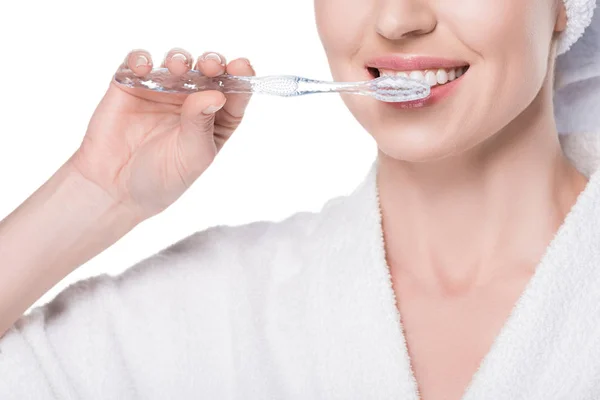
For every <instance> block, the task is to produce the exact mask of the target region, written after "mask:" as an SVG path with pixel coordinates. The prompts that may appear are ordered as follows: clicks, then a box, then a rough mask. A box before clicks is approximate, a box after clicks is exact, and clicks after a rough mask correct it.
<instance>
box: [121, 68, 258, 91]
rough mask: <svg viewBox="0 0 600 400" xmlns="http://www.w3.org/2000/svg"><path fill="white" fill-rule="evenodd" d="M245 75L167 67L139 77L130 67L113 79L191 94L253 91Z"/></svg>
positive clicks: (122, 83) (126, 84)
mask: <svg viewBox="0 0 600 400" xmlns="http://www.w3.org/2000/svg"><path fill="white" fill-rule="evenodd" d="M246 78H252V77H244V76H235V75H229V74H223V75H219V76H215V77H209V76H206V75H203V74H202V73H201V72H200V71H197V70H189V71H187V72H186V73H185V74H182V75H180V76H175V75H172V74H171V73H170V72H169V70H168V69H167V68H158V69H154V70H152V71H151V72H150V73H148V74H146V75H145V76H143V77H139V76H137V75H135V74H134V73H133V71H132V70H130V69H128V68H122V69H119V70H118V71H117V73H115V75H114V77H113V80H114V81H115V82H117V83H119V84H121V85H124V86H128V87H131V88H141V89H149V90H153V91H157V92H164V93H186V94H191V93H195V92H199V91H203V90H219V91H221V92H225V93H253V92H254V90H253V88H252V84H251V80H249V79H246Z"/></svg>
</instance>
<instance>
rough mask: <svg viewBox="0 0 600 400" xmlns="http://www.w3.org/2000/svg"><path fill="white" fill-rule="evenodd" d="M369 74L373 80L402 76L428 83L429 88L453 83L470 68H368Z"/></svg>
mask: <svg viewBox="0 0 600 400" xmlns="http://www.w3.org/2000/svg"><path fill="white" fill-rule="evenodd" d="M368 69H369V73H370V74H371V76H373V78H378V77H380V76H402V77H404V78H410V79H414V80H417V81H421V82H423V81H424V82H426V83H427V84H428V85H429V86H431V87H433V86H438V85H444V84H446V83H448V82H452V81H453V80H455V79H456V78H460V77H461V76H462V75H463V74H464V73H465V72H466V71H467V70H468V69H469V67H468V66H464V67H458V68H450V69H444V68H438V69H434V70H428V69H426V70H413V71H396V70H391V69H378V68H373V67H368Z"/></svg>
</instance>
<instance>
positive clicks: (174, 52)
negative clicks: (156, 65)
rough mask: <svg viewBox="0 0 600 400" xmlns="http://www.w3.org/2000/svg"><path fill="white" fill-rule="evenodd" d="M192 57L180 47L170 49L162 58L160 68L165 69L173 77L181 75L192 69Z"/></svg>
mask: <svg viewBox="0 0 600 400" xmlns="http://www.w3.org/2000/svg"><path fill="white" fill-rule="evenodd" d="M192 62H193V57H192V55H191V54H190V52H189V51H187V50H185V49H182V48H180V47H174V48H172V49H171V50H170V51H169V52H168V53H167V54H166V55H165V57H164V59H163V61H162V64H161V68H167V69H168V70H169V72H170V73H171V74H172V75H174V76H179V75H183V74H185V73H186V72H188V71H189V70H190V69H192Z"/></svg>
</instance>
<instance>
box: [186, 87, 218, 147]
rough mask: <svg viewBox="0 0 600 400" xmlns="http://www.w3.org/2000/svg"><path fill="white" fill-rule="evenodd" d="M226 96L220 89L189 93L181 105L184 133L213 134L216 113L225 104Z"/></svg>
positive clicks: (195, 134)
mask: <svg viewBox="0 0 600 400" xmlns="http://www.w3.org/2000/svg"><path fill="white" fill-rule="evenodd" d="M225 102H226V98H225V95H224V94H223V93H221V92H220V91H218V90H207V91H203V92H196V93H192V94H191V95H189V96H188V97H187V98H186V99H185V101H184V103H183V105H182V106H181V124H182V128H183V132H182V134H184V135H187V134H190V135H194V136H197V135H199V136H204V135H206V136H212V135H213V133H214V123H215V113H216V112H217V111H219V110H220V109H221V108H223V106H224V105H225Z"/></svg>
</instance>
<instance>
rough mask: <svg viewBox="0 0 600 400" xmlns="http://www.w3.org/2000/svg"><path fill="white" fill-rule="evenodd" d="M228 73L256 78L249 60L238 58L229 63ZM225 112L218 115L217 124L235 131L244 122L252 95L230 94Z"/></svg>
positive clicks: (224, 108)
mask: <svg viewBox="0 0 600 400" xmlns="http://www.w3.org/2000/svg"><path fill="white" fill-rule="evenodd" d="M227 73H228V74H231V75H239V76H254V75H256V73H255V72H254V68H253V67H252V65H251V64H250V61H249V60H248V59H247V58H238V59H236V60H234V61H232V62H230V63H229V65H228V66H227ZM226 97H227V103H226V104H225V106H224V107H223V111H222V112H219V113H218V114H217V115H216V124H218V125H221V126H223V127H225V128H229V129H235V128H236V127H237V126H238V125H239V124H240V123H241V121H242V117H243V116H244V112H245V111H246V107H247V106H248V103H249V101H250V98H251V97H252V95H251V94H228V95H227V96H226Z"/></svg>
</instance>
